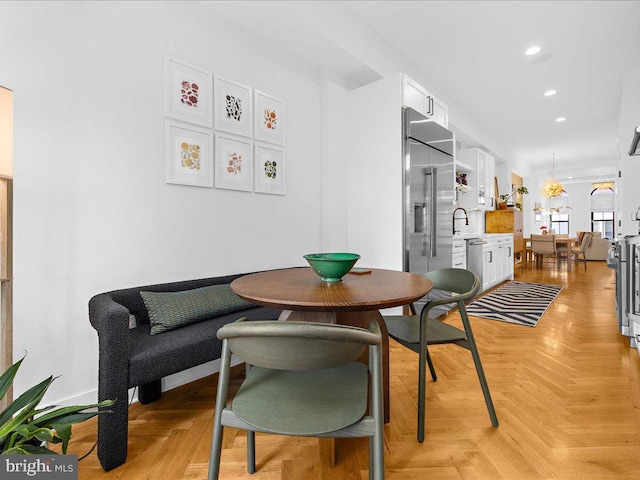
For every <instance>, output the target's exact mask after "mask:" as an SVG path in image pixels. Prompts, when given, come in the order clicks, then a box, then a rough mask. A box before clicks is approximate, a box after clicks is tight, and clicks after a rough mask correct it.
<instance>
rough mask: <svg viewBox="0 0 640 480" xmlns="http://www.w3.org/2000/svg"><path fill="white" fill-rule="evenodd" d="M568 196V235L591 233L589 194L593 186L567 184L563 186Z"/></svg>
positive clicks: (587, 184)
mask: <svg viewBox="0 0 640 480" xmlns="http://www.w3.org/2000/svg"><path fill="white" fill-rule="evenodd" d="M564 189H565V191H566V192H567V193H568V194H569V200H570V205H571V210H570V214H569V234H571V235H572V236H575V234H576V232H590V231H591V192H592V191H593V186H592V185H591V183H590V182H587V183H569V184H566V185H564Z"/></svg>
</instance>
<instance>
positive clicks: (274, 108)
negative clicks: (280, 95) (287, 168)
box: [253, 90, 286, 146]
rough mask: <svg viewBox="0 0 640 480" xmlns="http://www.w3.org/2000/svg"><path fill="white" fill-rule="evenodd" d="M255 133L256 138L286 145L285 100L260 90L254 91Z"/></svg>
mask: <svg viewBox="0 0 640 480" xmlns="http://www.w3.org/2000/svg"><path fill="white" fill-rule="evenodd" d="M253 112H254V123H253V135H254V138H255V139H256V140H259V141H262V142H268V143H274V144H276V145H280V146H284V133H285V132H284V131H285V123H286V117H285V108H284V102H283V101H282V100H279V99H277V98H275V97H272V96H271V95H267V94H266V93H264V92H261V91H259V90H255V91H254V100H253Z"/></svg>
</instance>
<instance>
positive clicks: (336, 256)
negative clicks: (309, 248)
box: [304, 253, 360, 283]
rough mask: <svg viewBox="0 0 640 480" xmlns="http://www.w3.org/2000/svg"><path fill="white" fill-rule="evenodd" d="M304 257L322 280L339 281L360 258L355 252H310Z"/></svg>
mask: <svg viewBox="0 0 640 480" xmlns="http://www.w3.org/2000/svg"><path fill="white" fill-rule="evenodd" d="M304 258H305V259H306V260H307V262H309V265H311V268H313V271H314V272H316V273H317V274H318V275H319V276H320V279H321V280H322V281H323V282H329V283H333V282H339V281H341V280H342V277H343V276H344V275H345V274H346V273H347V272H348V271H349V270H351V267H353V266H354V265H355V263H356V262H357V261H358V259H359V258H360V255H357V254H355V253H311V254H309V255H305V256H304Z"/></svg>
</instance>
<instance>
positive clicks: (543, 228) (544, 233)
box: [540, 225, 549, 235]
mask: <svg viewBox="0 0 640 480" xmlns="http://www.w3.org/2000/svg"><path fill="white" fill-rule="evenodd" d="M540 231H541V232H542V235H546V234H547V233H549V232H547V227H546V226H544V225H543V226H541V227H540Z"/></svg>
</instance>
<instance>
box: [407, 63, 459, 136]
mask: <svg viewBox="0 0 640 480" xmlns="http://www.w3.org/2000/svg"><path fill="white" fill-rule="evenodd" d="M402 103H403V105H405V106H407V107H411V108H413V109H414V110H417V111H418V112H420V113H422V114H423V115H424V116H426V117H429V118H431V119H432V120H433V121H434V122H436V123H439V124H440V125H442V126H443V127H445V128H448V126H449V110H448V108H447V106H446V105H445V104H444V103H443V102H442V101H440V100H439V99H438V98H436V97H434V96H433V94H431V93H430V92H429V91H428V90H426V89H425V88H424V87H423V86H422V85H420V84H419V83H418V82H416V81H415V80H413V79H412V78H411V77H409V76H407V75H402Z"/></svg>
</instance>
